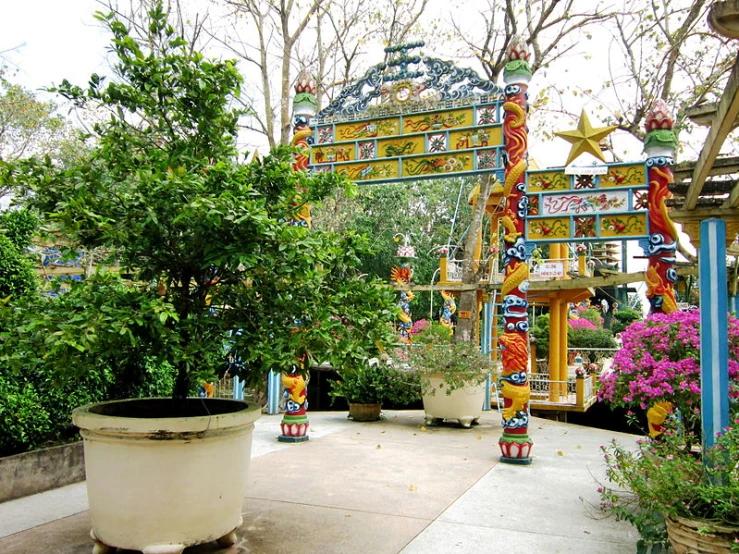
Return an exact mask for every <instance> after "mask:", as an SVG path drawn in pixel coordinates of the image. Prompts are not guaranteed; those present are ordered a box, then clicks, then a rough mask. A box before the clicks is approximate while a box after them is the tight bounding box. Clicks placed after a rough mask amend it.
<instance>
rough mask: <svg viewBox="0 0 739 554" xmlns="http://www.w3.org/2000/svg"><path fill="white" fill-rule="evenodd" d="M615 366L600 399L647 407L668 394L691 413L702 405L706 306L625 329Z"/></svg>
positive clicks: (735, 337)
mask: <svg viewBox="0 0 739 554" xmlns="http://www.w3.org/2000/svg"><path fill="white" fill-rule="evenodd" d="M621 340H622V341H623V347H622V348H621V349H620V350H619V351H618V352H617V353H616V355H615V356H614V359H613V366H612V371H610V372H607V373H603V374H602V375H601V377H600V387H599V390H598V399H599V400H602V401H607V402H609V403H611V404H612V405H614V406H624V407H635V406H639V407H641V408H642V409H647V408H648V407H649V406H651V405H652V404H653V403H654V402H656V401H659V400H667V401H669V402H672V403H673V404H674V405H675V407H676V408H678V409H679V410H681V412H682V415H683V417H684V418H688V419H690V417H691V415H697V414H698V413H699V410H700V392H701V389H700V312H699V311H698V310H690V311H685V312H681V311H676V312H673V313H671V314H653V315H650V316H649V317H647V318H646V319H645V320H644V321H637V322H634V323H632V324H631V325H629V327H627V328H626V330H624V332H623V333H621ZM737 360H739V320H737V319H735V318H733V317H729V381H730V394H731V396H732V397H733V398H737V397H739V383H738V382H739V361H737Z"/></svg>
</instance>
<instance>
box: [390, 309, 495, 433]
mask: <svg viewBox="0 0 739 554" xmlns="http://www.w3.org/2000/svg"><path fill="white" fill-rule="evenodd" d="M400 357H405V358H406V360H405V364H406V365H407V367H409V368H410V370H411V371H415V372H417V373H418V375H419V378H420V380H421V389H422V393H423V409H424V412H425V413H426V423H427V424H428V425H434V424H437V423H439V422H440V421H442V420H444V419H456V420H457V421H458V422H459V423H460V425H462V426H463V427H465V428H469V427H470V426H471V425H472V423H474V422H477V421H478V420H479V418H480V417H481V416H482V408H483V403H484V401H485V385H486V380H487V377H488V376H489V375H492V373H493V364H492V361H491V360H490V357H489V356H487V355H484V354H482V353H481V351H480V347H479V346H478V345H477V344H475V343H472V342H469V341H463V342H452V337H451V333H450V331H449V329H448V328H446V327H444V326H443V325H441V324H440V323H437V322H432V323H431V324H430V325H428V327H426V328H425V329H423V330H421V331H420V332H418V333H416V334H415V335H414V336H413V344H412V345H410V346H409V347H407V348H406V349H404V350H403V351H401V352H400Z"/></svg>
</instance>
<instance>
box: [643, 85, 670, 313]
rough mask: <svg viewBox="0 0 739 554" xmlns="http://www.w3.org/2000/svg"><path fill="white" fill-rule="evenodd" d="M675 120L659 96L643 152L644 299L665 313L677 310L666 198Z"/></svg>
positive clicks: (650, 116) (648, 119)
mask: <svg viewBox="0 0 739 554" xmlns="http://www.w3.org/2000/svg"><path fill="white" fill-rule="evenodd" d="M673 125H674V120H673V117H672V114H671V113H670V109H669V108H668V106H667V104H666V103H665V102H664V101H663V100H661V99H658V100H656V101H655V102H654V105H653V106H652V109H651V110H649V112H648V113H647V117H646V123H645V127H646V130H647V135H646V137H645V138H644V151H645V152H646V154H647V175H648V179H649V189H648V193H647V200H648V205H649V239H648V240H646V241H644V242H642V243H641V245H642V248H643V249H644V254H645V256H647V257H648V259H649V264H648V267H647V274H646V282H647V298H648V299H649V304H650V305H651V312H652V313H660V312H661V313H667V314H669V313H670V312H673V311H675V310H677V301H676V300H675V283H677V270H676V269H675V254H676V251H677V240H676V237H677V231H676V229H675V225H674V224H673V222H672V220H671V219H670V217H669V215H668V214H667V206H666V205H665V200H667V199H668V198H669V197H670V192H669V190H668V188H667V186H668V185H669V184H670V183H671V182H672V180H673V178H672V169H671V166H672V165H673V164H674V160H673V156H674V153H675V148H676V147H677V138H676V137H675V133H674V132H673V130H672V129H673Z"/></svg>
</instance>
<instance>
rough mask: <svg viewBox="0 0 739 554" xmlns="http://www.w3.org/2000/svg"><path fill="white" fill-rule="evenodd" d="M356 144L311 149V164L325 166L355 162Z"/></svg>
mask: <svg viewBox="0 0 739 554" xmlns="http://www.w3.org/2000/svg"><path fill="white" fill-rule="evenodd" d="M354 159H355V158H354V143H351V142H350V143H347V144H333V145H331V146H314V147H312V148H311V149H310V163H312V164H325V163H333V162H350V161H352V160H354Z"/></svg>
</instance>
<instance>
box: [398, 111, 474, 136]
mask: <svg viewBox="0 0 739 554" xmlns="http://www.w3.org/2000/svg"><path fill="white" fill-rule="evenodd" d="M463 123H464V114H447V115H446V116H444V115H442V114H439V113H433V114H425V115H423V116H422V117H421V118H420V119H412V118H406V120H405V128H406V130H408V131H410V132H413V133H418V132H421V131H428V130H429V129H431V130H436V129H451V128H452V127H459V126H460V125H462V124H463Z"/></svg>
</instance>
